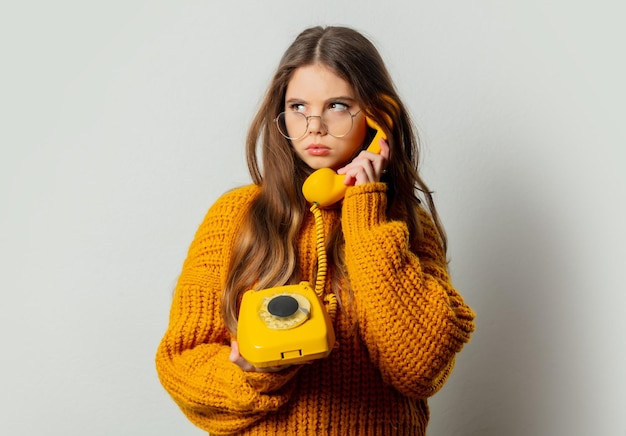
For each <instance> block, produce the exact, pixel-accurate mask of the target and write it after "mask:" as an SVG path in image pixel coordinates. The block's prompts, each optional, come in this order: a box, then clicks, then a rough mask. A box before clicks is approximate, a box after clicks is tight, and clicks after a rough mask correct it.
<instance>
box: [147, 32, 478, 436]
mask: <svg viewBox="0 0 626 436" xmlns="http://www.w3.org/2000/svg"><path fill="white" fill-rule="evenodd" d="M366 117H369V118H371V119H373V120H375V121H376V123H378V124H379V125H380V126H381V127H382V129H383V131H384V132H385V133H386V136H387V140H384V139H381V140H380V141H379V143H378V146H379V147H380V153H374V152H371V151H366V150H364V148H365V147H367V146H368V144H369V143H370V141H371V139H372V137H373V133H374V132H373V131H372V129H371V128H370V127H369V126H368V123H367V121H366ZM258 150H260V153H258ZM259 154H260V159H259ZM418 157H419V154H418V143H417V139H416V135H415V133H414V130H413V127H412V124H411V121H410V119H409V116H408V114H407V111H406V109H405V107H404V105H403V104H402V101H401V100H400V98H399V96H398V95H397V93H396V90H395V88H394V86H393V83H392V81H391V79H390V77H389V74H388V72H387V70H386V68H385V66H384V64H383V61H382V59H381V57H380V55H379V53H378V51H377V50H376V49H375V47H374V46H373V45H372V44H371V42H370V41H368V40H367V39H366V38H365V37H364V36H362V35H361V34H360V33H358V32H356V31H354V30H352V29H349V28H343V27H327V28H321V27H315V28H311V29H307V30H305V31H304V32H302V33H301V34H300V35H299V36H298V37H297V38H296V40H295V41H294V42H293V43H292V45H291V46H290V47H289V48H288V50H287V51H286V52H285V54H284V56H283V58H282V60H281V62H280V64H279V66H278V69H277V71H276V73H275V75H274V78H273V80H272V82H271V84H270V86H269V89H268V91H267V94H266V96H265V100H264V101H263V103H262V105H261V107H260V109H259V111H258V114H257V115H256V117H255V119H254V120H253V122H252V125H251V127H250V130H249V134H248V139H247V159H248V166H249V169H250V174H251V176H252V180H253V182H254V183H253V184H252V185H250V186H245V187H241V188H238V189H235V190H233V191H230V192H228V193H226V194H224V195H223V196H222V197H221V198H220V199H219V200H218V201H217V202H216V203H215V204H214V205H213V206H212V207H211V208H210V210H209V212H208V213H207V215H206V217H205V219H204V221H203V223H202V224H201V225H200V228H199V229H198V231H197V233H196V235H195V238H194V240H193V243H192V244H191V247H190V249H189V253H188V257H187V259H186V261H185V263H184V266H183V270H182V273H181V275H180V278H179V280H178V283H177V287H176V292H175V295H174V299H173V303H172V308H171V314H170V324H169V327H168V329H167V332H166V333H165V336H164V338H163V340H162V342H161V344H160V346H159V349H158V353H157V356H156V364H157V370H158V373H159V377H160V380H161V382H162V384H163V386H164V387H165V388H166V389H167V391H168V392H169V393H170V394H171V396H172V397H173V399H174V401H176V403H177V404H178V405H179V406H180V408H181V409H182V411H183V412H184V413H185V414H186V416H187V417H188V418H189V419H190V420H191V421H192V422H193V423H195V424H196V425H197V426H199V427H201V428H203V429H204V430H206V431H208V432H209V433H210V434H215V435H218V434H241V435H342V436H345V435H424V434H425V432H426V425H427V423H428V418H429V411H428V405H427V398H428V397H430V396H431V395H433V394H434V393H436V392H437V391H438V390H439V389H440V388H441V387H442V386H443V384H444V383H445V381H446V379H447V377H448V375H449V374H450V371H451V370H452V367H453V364H454V359H455V355H456V354H457V353H458V352H459V351H460V350H461V349H462V347H463V345H464V344H465V343H466V342H467V341H468V340H469V338H470V334H471V332H472V331H473V330H474V323H473V319H474V314H473V312H472V310H471V309H470V308H469V307H468V306H467V305H465V304H464V302H463V299H462V298H461V296H460V295H459V294H458V293H457V291H456V290H455V289H454V288H453V287H452V285H451V283H450V278H449V276H448V272H447V266H446V238H445V235H444V232H443V229H442V226H441V224H440V222H439V219H438V215H437V213H436V209H435V206H434V204H433V200H432V197H431V194H430V192H429V190H428V188H427V187H426V185H425V184H424V182H423V181H422V180H421V178H420V176H419V173H418ZM319 168H332V169H334V170H336V171H337V172H338V173H339V174H341V175H343V176H345V179H344V182H343V183H344V184H345V185H346V186H347V190H346V193H345V197H344V198H343V199H342V200H340V201H339V202H337V203H336V204H334V205H332V206H327V207H324V208H321V209H319V211H321V214H320V217H321V221H319V222H321V223H323V224H322V225H323V235H324V239H325V241H326V245H325V252H326V253H327V255H328V267H327V270H326V271H325V281H324V282H323V289H322V292H323V300H324V301H326V303H328V302H329V301H332V300H333V299H336V301H337V302H338V304H337V308H336V310H335V308H332V309H331V308H329V310H330V311H331V312H332V324H333V328H334V333H335V336H336V342H335V344H334V347H333V349H332V351H331V352H330V354H329V355H328V356H327V357H324V358H321V359H316V360H312V361H310V362H307V363H304V364H300V363H298V364H293V365H273V366H271V367H269V368H265V367H263V368H260V367H255V366H254V365H253V364H251V363H250V362H248V361H247V360H246V359H245V358H244V357H242V356H241V354H240V349H239V344H238V342H237V339H236V338H237V326H238V315H239V306H240V302H241V298H242V295H243V294H244V293H245V292H246V291H247V290H250V289H254V290H262V289H266V288H271V287H276V286H282V285H287V284H296V283H299V282H301V281H307V282H310V283H315V281H316V276H317V274H318V251H317V246H316V217H315V216H314V214H313V213H311V212H310V211H309V209H310V207H311V204H309V202H308V201H307V200H306V199H305V197H304V196H303V194H302V185H303V183H304V181H305V179H306V178H307V176H308V175H310V174H311V173H312V172H313V171H314V170H316V169H319ZM330 297H332V298H330Z"/></svg>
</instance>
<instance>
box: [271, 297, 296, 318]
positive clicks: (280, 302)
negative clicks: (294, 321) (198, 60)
mask: <svg viewBox="0 0 626 436" xmlns="http://www.w3.org/2000/svg"><path fill="white" fill-rule="evenodd" d="M298 307H299V305H298V300H296V299H295V298H293V297H291V296H289V295H278V296H277V297H274V298H272V299H271V300H270V302H269V303H268V305H267V310H268V312H269V313H271V314H272V315H274V316H278V317H280V318H286V317H288V316H291V315H293V314H294V313H296V311H297V310H298Z"/></svg>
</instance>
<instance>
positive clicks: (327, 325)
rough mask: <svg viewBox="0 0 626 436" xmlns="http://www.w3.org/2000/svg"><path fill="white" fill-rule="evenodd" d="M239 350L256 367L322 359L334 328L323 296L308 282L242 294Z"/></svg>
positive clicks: (333, 340)
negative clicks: (322, 298)
mask: <svg viewBox="0 0 626 436" xmlns="http://www.w3.org/2000/svg"><path fill="white" fill-rule="evenodd" d="M237 340H238V342H239V352H240V353H241V355H242V356H243V357H244V358H245V359H246V360H247V361H248V362H250V363H251V364H252V365H254V366H255V367H257V368H266V367H269V366H279V365H288V364H295V363H302V362H307V361H310V360H314V359H320V358H323V357H326V356H328V355H329V354H330V352H331V350H332V349H333V346H334V344H335V332H334V330H333V326H332V321H331V319H330V316H329V314H328V312H327V311H326V310H325V308H324V305H323V302H322V300H321V298H320V297H319V296H318V295H317V294H316V293H315V291H314V290H313V288H312V287H311V286H310V284H309V283H308V282H300V283H298V284H296V285H287V286H278V287H275V288H268V289H263V290H259V291H255V290H252V291H248V292H246V293H245V294H244V295H243V299H242V301H241V310H240V312H239V324H238V330H237Z"/></svg>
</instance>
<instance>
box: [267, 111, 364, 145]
mask: <svg viewBox="0 0 626 436" xmlns="http://www.w3.org/2000/svg"><path fill="white" fill-rule="evenodd" d="M343 110H344V111H345V112H347V113H348V115H350V128H349V129H348V131H347V132H346V133H344V134H343V135H333V134H332V133H330V132H329V131H328V127H327V126H326V124H325V123H324V121H323V119H322V116H323V115H324V114H323V113H322V115H305V114H303V113H302V112H298V111H282V112H281V113H279V114H278V115H276V118H274V123H276V128H277V129H278V133H280V134H281V136H282V137H283V138H285V139H289V140H290V141H297V140H299V139H302V138H304V137H305V136H306V134H307V132H308V131H309V119H310V118H319V119H320V125H321V126H322V127H324V130H326V133H328V134H329V135H330V136H332V137H333V138H345V137H346V136H348V135H349V134H350V132H352V129H353V128H354V118H355V117H356V116H357V115H358V114H360V113H361V112H363V109H359V110H358V111H357V112H355V113H354V114H352V113H350V111H349V110H348V109H343ZM291 112H294V113H298V114H302V116H303V117H304V119H305V120H306V127H305V128H304V133H303V134H302V135H300V136H298V137H297V138H292V137H290V136H287V135H285V134H284V133H283V132H282V130H281V129H280V127H279V126H278V123H279V122H280V120H279V118H280V116H281V115H283V114H287V113H291ZM285 130H287V126H285Z"/></svg>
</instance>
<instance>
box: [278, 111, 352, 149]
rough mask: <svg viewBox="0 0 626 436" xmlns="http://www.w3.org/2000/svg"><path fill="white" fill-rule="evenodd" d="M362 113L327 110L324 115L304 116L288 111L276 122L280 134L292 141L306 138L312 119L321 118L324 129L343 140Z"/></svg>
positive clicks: (300, 113)
mask: <svg viewBox="0 0 626 436" xmlns="http://www.w3.org/2000/svg"><path fill="white" fill-rule="evenodd" d="M360 113H361V111H360V110H359V111H358V112H357V113H355V114H351V113H350V112H349V111H348V109H326V110H325V111H324V112H323V113H322V115H304V114H303V113H302V112H298V111H286V112H281V113H280V114H278V116H277V117H276V118H275V119H274V122H275V123H276V127H278V131H279V132H280V134H281V135H283V136H284V137H285V138H287V139H291V140H292V141H295V140H298V139H302V138H304V136H306V133H307V131H308V130H309V120H310V119H311V118H319V119H320V122H321V124H322V127H323V128H324V130H325V131H326V133H328V134H329V135H330V136H333V137H335V138H343V137H344V136H346V135H347V134H348V133H350V131H351V130H352V126H353V125H354V117H356V116H357V115H358V114H360Z"/></svg>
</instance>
